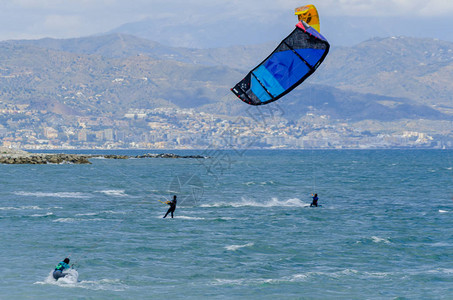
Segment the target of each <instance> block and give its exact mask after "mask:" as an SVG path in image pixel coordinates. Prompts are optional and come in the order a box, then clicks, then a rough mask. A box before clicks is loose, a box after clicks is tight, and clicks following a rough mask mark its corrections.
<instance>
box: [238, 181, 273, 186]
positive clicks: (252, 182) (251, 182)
mask: <svg viewBox="0 0 453 300" xmlns="http://www.w3.org/2000/svg"><path fill="white" fill-rule="evenodd" d="M243 184H245V185H257V184H259V185H274V184H275V182H274V181H272V180H269V181H260V182H256V181H249V182H244V183H243Z"/></svg>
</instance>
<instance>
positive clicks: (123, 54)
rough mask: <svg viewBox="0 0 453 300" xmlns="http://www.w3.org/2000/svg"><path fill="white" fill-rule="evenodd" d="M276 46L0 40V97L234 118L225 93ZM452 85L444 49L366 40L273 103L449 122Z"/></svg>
mask: <svg viewBox="0 0 453 300" xmlns="http://www.w3.org/2000/svg"><path fill="white" fill-rule="evenodd" d="M278 42H279V41H276V42H275V43H267V44H259V45H251V46H232V47H225V48H213V49H196V48H183V47H170V46H166V45H162V44H160V43H158V42H155V41H151V40H147V39H143V38H138V37H136V36H132V35H128V34H121V33H111V34H106V35H98V36H90V37H83V38H74V39H49V38H48V39H40V40H12V41H4V42H0V100H1V101H4V102H8V103H21V104H30V105H31V107H34V108H39V109H47V110H49V111H51V112H53V113H54V114H56V115H58V116H60V117H66V116H70V115H80V116H90V115H106V116H109V117H110V116H111V117H121V116H122V115H124V113H125V112H126V111H127V110H128V109H130V108H156V107H180V108H192V109H195V110H197V111H203V112H207V113H215V114H224V115H230V116H231V115H232V116H235V115H241V114H243V113H244V110H245V109H246V107H247V105H246V104H244V103H242V102H241V101H239V100H238V99H237V98H236V97H235V96H234V95H233V94H232V93H231V92H230V88H231V87H232V86H233V85H234V84H235V83H236V82H238V81H239V80H240V79H241V78H242V77H243V76H244V75H245V74H246V73H247V72H248V71H249V70H250V68H253V67H254V66H255V65H257V64H258V63H260V62H261V61H262V60H263V59H264V58H265V57H267V55H268V54H269V53H270V52H271V51H272V50H273V49H274V48H275V47H276V46H277V44H278ZM452 82H453V43H451V42H446V41H441V40H435V39H418V38H410V37H389V38H375V39H371V40H367V41H365V42H363V43H360V44H358V45H355V46H352V47H332V48H331V52H330V53H329V55H328V56H327V58H326V60H325V62H324V63H323V64H322V65H321V66H320V67H319V69H318V70H317V71H316V72H315V73H314V74H313V76H311V77H310V78H309V79H308V80H306V82H304V83H303V84H302V85H301V86H300V87H299V88H297V89H295V90H294V91H293V92H292V93H290V94H288V95H287V96H285V97H284V98H282V99H281V100H279V101H277V102H276V104H274V105H279V106H280V107H282V109H284V110H285V118H287V119H288V120H297V119H299V118H300V117H301V116H303V115H305V114H306V113H307V112H310V111H316V112H317V113H319V114H324V115H328V116H329V117H330V118H332V119H336V120H342V121H348V122H361V121H366V120H375V121H379V122H399V121H401V120H421V119H425V120H433V121H448V122H451V121H453V101H452V96H451V95H452V93H453V84H452ZM270 105H273V104H270Z"/></svg>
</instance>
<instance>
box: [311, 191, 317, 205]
mask: <svg viewBox="0 0 453 300" xmlns="http://www.w3.org/2000/svg"><path fill="white" fill-rule="evenodd" d="M311 195H312V196H313V194H311ZM312 206H316V207H318V194H315V195H314V196H313V202H311V204H310V207H312Z"/></svg>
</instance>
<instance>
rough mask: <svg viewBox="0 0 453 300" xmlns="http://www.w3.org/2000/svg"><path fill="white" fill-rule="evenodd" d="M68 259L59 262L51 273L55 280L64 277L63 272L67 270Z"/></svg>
mask: <svg viewBox="0 0 453 300" xmlns="http://www.w3.org/2000/svg"><path fill="white" fill-rule="evenodd" d="M69 268H70V266H69V258H67V257H66V258H65V259H64V260H63V261H60V263H59V264H58V265H57V266H56V267H55V270H54V271H53V274H52V275H53V278H55V280H58V278H61V277H65V276H66V274H63V271H64V270H65V269H69Z"/></svg>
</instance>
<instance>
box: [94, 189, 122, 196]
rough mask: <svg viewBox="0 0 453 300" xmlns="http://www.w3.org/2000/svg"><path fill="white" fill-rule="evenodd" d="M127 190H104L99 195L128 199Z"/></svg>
mask: <svg viewBox="0 0 453 300" xmlns="http://www.w3.org/2000/svg"><path fill="white" fill-rule="evenodd" d="M125 192H126V191H125V190H103V191H99V193H102V194H105V195H107V196H115V197H126V196H127V194H126V193H125Z"/></svg>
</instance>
